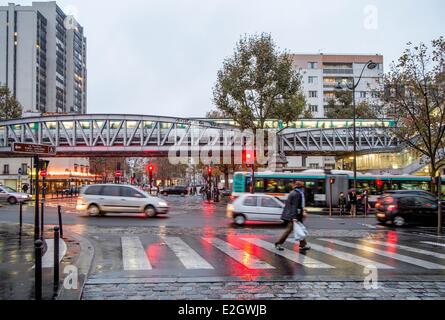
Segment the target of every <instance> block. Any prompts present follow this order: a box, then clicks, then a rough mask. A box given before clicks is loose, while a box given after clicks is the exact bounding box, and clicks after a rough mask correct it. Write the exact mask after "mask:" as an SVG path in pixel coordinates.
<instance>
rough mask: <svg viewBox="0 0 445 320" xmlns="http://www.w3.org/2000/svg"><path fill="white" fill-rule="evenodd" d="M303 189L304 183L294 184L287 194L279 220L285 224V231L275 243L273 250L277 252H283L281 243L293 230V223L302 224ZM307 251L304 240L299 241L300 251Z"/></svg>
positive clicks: (307, 247)
mask: <svg viewBox="0 0 445 320" xmlns="http://www.w3.org/2000/svg"><path fill="white" fill-rule="evenodd" d="M303 187H304V182H301V181H297V182H295V184H294V190H293V191H292V192H291V193H290V194H289V196H288V198H287V200H286V205H285V207H284V210H283V215H282V216H281V219H282V220H283V221H285V222H286V230H285V231H284V233H283V235H282V236H281V238H280V240H278V242H276V243H275V248H276V249H277V250H280V251H283V250H284V248H283V243H284V242H285V241H286V239H287V238H288V237H289V235H290V234H291V233H292V231H293V230H294V222H301V223H303V217H304V206H305V199H304V191H303ZM309 249H310V247H309V246H308V245H307V242H306V239H303V240H300V250H302V251H305V250H309Z"/></svg>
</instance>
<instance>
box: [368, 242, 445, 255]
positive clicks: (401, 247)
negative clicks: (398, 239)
mask: <svg viewBox="0 0 445 320" xmlns="http://www.w3.org/2000/svg"><path fill="white" fill-rule="evenodd" d="M366 242H369V243H371V244H377V245H382V246H386V247H390V248H398V249H402V250H405V251H411V252H415V253H420V254H424V255H426V256H432V257H436V258H439V259H445V254H443V253H437V252H434V251H427V250H422V249H417V248H413V247H408V246H404V245H400V244H395V243H389V242H383V241H377V240H366Z"/></svg>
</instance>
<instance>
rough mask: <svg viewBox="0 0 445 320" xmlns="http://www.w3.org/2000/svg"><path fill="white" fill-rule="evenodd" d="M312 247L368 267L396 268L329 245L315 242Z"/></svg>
mask: <svg viewBox="0 0 445 320" xmlns="http://www.w3.org/2000/svg"><path fill="white" fill-rule="evenodd" d="M310 246H311V249H312V250H315V251H319V252H322V253H325V254H328V255H331V256H334V257H336V258H338V259H341V260H345V261H349V262H352V263H355V264H358V265H361V266H363V267H368V266H370V265H372V266H375V267H376V268H377V269H394V267H391V266H388V265H386V264H383V263H380V262H375V261H372V260H369V259H366V258H363V257H360V256H356V255H354V254H350V253H347V252H344V251H339V250H335V249H332V248H328V247H323V246H320V245H318V244H315V243H311V244H310Z"/></svg>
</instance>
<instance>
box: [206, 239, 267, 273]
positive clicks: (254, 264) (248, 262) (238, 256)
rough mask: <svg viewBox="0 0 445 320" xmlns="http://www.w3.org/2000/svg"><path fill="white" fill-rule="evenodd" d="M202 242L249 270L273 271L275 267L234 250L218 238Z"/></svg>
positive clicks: (244, 252) (236, 249) (234, 248)
mask: <svg viewBox="0 0 445 320" xmlns="http://www.w3.org/2000/svg"><path fill="white" fill-rule="evenodd" d="M202 239H203V240H204V241H206V242H208V243H210V244H211V245H213V246H214V247H215V248H217V249H219V250H221V251H222V252H224V253H225V254H227V255H228V256H229V257H231V258H233V259H235V260H236V261H238V262H239V263H241V264H243V265H244V266H246V267H247V268H249V269H275V267H273V266H271V265H270V264H268V263H266V262H263V261H261V260H259V259H258V258H256V257H254V256H253V255H251V254H250V253H248V252H246V251H243V250H240V249H238V248H236V247H235V246H233V245H231V244H230V243H227V242H225V241H222V240H220V239H218V238H202Z"/></svg>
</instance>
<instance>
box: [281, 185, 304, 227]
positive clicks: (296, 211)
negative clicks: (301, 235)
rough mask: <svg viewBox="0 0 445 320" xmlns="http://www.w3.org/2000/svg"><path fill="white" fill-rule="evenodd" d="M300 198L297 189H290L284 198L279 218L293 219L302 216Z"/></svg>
mask: <svg viewBox="0 0 445 320" xmlns="http://www.w3.org/2000/svg"><path fill="white" fill-rule="evenodd" d="M301 206H302V199H301V194H300V192H299V191H297V190H294V191H292V192H291V193H290V194H289V196H288V197H287V200H286V205H285V206H284V209H283V214H282V215H281V220H283V221H292V220H293V219H298V220H300V219H301V217H302V213H303V212H302V211H303V210H302V207H301Z"/></svg>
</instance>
